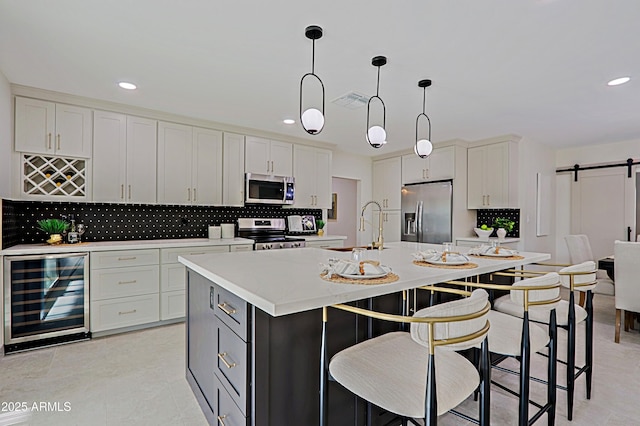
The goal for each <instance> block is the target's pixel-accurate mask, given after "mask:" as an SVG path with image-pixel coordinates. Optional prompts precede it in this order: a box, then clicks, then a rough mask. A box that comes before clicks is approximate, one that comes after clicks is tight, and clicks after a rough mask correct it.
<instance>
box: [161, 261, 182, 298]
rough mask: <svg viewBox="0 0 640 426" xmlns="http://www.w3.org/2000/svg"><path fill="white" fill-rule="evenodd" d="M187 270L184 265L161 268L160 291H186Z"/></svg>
mask: <svg viewBox="0 0 640 426" xmlns="http://www.w3.org/2000/svg"><path fill="white" fill-rule="evenodd" d="M186 270H187V268H185V267H184V265H183V264H182V263H170V264H168V265H162V266H161V267H160V290H161V291H177V290H184V289H186Z"/></svg>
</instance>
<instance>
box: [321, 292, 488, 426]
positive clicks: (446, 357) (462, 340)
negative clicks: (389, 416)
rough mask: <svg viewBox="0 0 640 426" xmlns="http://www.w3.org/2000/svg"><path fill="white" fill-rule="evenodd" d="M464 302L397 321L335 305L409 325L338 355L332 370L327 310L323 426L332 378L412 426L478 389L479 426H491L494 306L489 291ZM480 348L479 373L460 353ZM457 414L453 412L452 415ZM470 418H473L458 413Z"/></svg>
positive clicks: (396, 317) (431, 422)
mask: <svg viewBox="0 0 640 426" xmlns="http://www.w3.org/2000/svg"><path fill="white" fill-rule="evenodd" d="M456 293H458V294H464V295H468V296H469V297H466V298H464V299H460V300H454V301H451V302H447V303H443V304H439V305H436V306H432V307H429V308H425V309H421V310H420V311H418V312H416V313H415V314H414V315H413V316H402V315H393V314H386V313H379V312H374V311H371V310H367V309H362V308H356V307H353V306H349V305H335V306H333V307H332V308H335V309H341V310H344V311H348V312H352V313H354V314H357V315H364V316H367V317H373V318H375V319H379V320H385V321H393V322H407V323H409V324H410V329H411V331H410V332H404V331H396V332H390V333H386V334H383V335H381V336H378V337H374V338H372V339H368V340H365V341H363V342H360V343H357V344H355V345H353V346H351V347H348V348H346V349H344V350H342V351H340V352H338V353H337V354H335V355H334V356H333V357H332V359H331V361H330V362H329V363H328V365H327V356H326V322H327V321H328V319H329V318H328V317H329V314H328V312H327V311H328V309H327V308H324V310H323V333H322V336H323V337H322V342H323V344H322V352H321V363H322V367H321V377H320V379H321V380H320V383H321V385H320V386H321V395H320V425H321V426H326V425H327V411H326V410H327V405H326V401H327V397H328V395H327V379H328V374H330V375H331V378H332V379H333V380H335V381H337V382H338V383H340V384H341V385H342V386H344V387H345V388H346V389H348V390H349V391H351V392H352V393H353V394H355V395H357V396H358V397H360V398H363V399H364V400H366V401H369V402H371V403H372V404H375V405H377V406H379V407H381V408H383V409H385V410H387V411H389V412H391V413H395V414H397V415H398V416H400V417H401V418H402V424H403V425H406V424H407V422H409V421H411V422H413V423H414V424H418V423H416V422H415V421H414V420H413V419H416V418H423V419H424V422H425V425H435V424H437V417H438V416H439V415H442V414H444V413H446V412H447V411H450V410H453V409H454V408H455V407H456V406H458V405H459V404H460V403H462V402H463V401H464V400H465V399H467V398H468V397H469V396H471V395H473V393H474V391H475V390H476V389H478V387H479V388H480V402H479V420H478V421H477V423H479V424H480V425H489V422H490V415H489V381H490V378H489V374H490V371H489V370H490V368H489V352H488V350H487V341H486V336H487V333H488V331H489V322H488V321H487V315H488V312H489V310H490V308H491V305H490V303H489V301H488V294H487V292H486V291H484V290H475V291H474V292H473V293H469V292H462V291H458V292H456ZM478 344H480V345H481V347H482V350H481V353H482V355H481V362H480V372H479V371H478V369H477V368H476V366H475V365H474V364H473V363H472V362H471V361H469V360H468V359H467V358H465V357H464V356H462V355H460V354H458V353H457V352H456V351H459V350H465V349H469V348H474V347H475V346H476V345H478ZM454 413H455V412H454ZM457 414H458V415H461V416H463V417H464V418H465V419H467V420H471V419H470V418H469V417H468V416H465V415H462V414H460V413H457Z"/></svg>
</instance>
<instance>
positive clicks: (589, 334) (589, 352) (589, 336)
mask: <svg viewBox="0 0 640 426" xmlns="http://www.w3.org/2000/svg"><path fill="white" fill-rule="evenodd" d="M586 309H587V322H586V324H585V325H586V328H587V329H586V339H585V340H586V344H587V347H586V353H585V363H586V365H587V370H586V373H587V399H591V378H592V377H593V293H592V292H591V291H588V292H587V306H586Z"/></svg>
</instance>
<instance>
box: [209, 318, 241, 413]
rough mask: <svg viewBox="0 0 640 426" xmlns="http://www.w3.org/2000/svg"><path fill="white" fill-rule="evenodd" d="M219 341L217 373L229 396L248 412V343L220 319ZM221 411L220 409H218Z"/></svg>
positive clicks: (218, 327)
mask: <svg viewBox="0 0 640 426" xmlns="http://www.w3.org/2000/svg"><path fill="white" fill-rule="evenodd" d="M216 338H217V343H218V345H217V346H218V352H217V356H218V358H217V360H216V361H215V373H216V376H218V379H220V382H221V383H222V384H223V386H224V387H225V388H226V390H227V392H228V394H229V396H230V397H231V398H232V399H233V401H234V402H235V405H237V406H238V407H240V409H241V411H242V413H244V414H246V411H247V410H246V408H247V374H248V371H249V366H248V365H247V359H248V355H247V347H248V345H247V343H246V342H244V340H242V339H240V338H239V337H238V336H237V335H236V334H235V333H234V332H233V331H231V330H230V329H229V327H227V326H226V325H224V324H222V323H220V322H219V321H218V323H217V325H216ZM218 413H220V411H218Z"/></svg>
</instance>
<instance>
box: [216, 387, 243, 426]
mask: <svg viewBox="0 0 640 426" xmlns="http://www.w3.org/2000/svg"><path fill="white" fill-rule="evenodd" d="M216 385H217V386H216V397H215V398H216V401H215V404H214V405H215V408H214V414H215V415H216V420H217V424H218V425H224V426H248V424H249V423H248V421H247V418H246V417H245V415H244V414H243V413H242V411H241V410H240V409H239V408H238V407H237V406H236V405H235V404H234V402H233V399H232V398H231V397H230V395H229V394H228V393H227V391H226V390H225V388H224V386H222V384H221V383H220V381H219V380H218V379H217V378H216Z"/></svg>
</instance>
